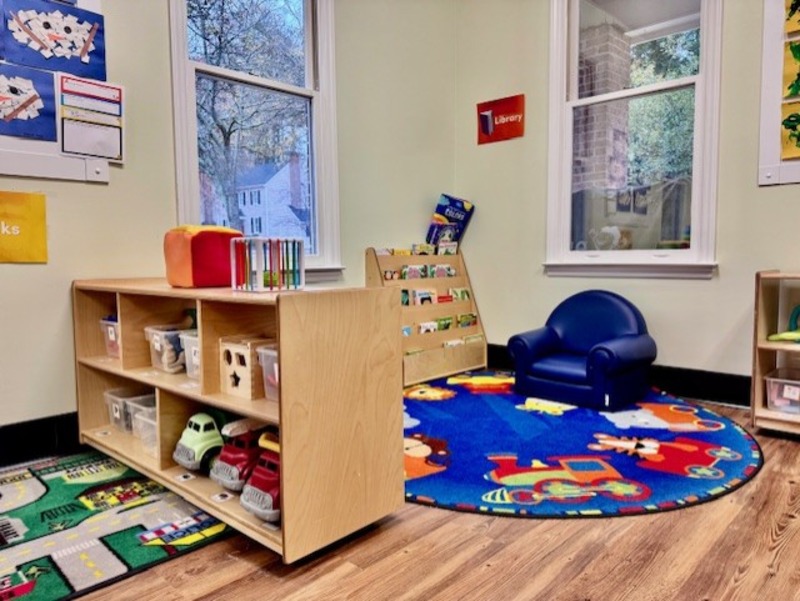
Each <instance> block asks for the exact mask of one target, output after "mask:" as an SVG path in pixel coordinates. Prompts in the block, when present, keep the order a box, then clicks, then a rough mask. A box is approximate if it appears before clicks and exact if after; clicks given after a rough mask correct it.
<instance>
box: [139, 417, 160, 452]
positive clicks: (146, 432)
mask: <svg viewBox="0 0 800 601" xmlns="http://www.w3.org/2000/svg"><path fill="white" fill-rule="evenodd" d="M156 419H157V418H156V413H155V411H153V412H152V413H151V412H148V411H140V412H139V413H137V414H136V415H135V416H134V418H133V433H134V435H135V436H136V437H137V438H138V439H139V440H141V442H142V449H143V450H144V452H145V453H147V454H148V455H150V456H151V457H155V458H156V459H158V436H157V430H156V424H157V421H156Z"/></svg>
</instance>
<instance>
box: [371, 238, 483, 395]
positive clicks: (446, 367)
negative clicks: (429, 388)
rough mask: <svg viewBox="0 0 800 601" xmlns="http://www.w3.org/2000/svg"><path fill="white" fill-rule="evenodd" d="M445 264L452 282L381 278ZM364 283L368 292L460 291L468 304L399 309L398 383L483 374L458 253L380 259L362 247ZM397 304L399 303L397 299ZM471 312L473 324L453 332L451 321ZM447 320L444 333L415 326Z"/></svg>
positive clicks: (479, 338) (473, 306) (479, 332)
mask: <svg viewBox="0 0 800 601" xmlns="http://www.w3.org/2000/svg"><path fill="white" fill-rule="evenodd" d="M409 265H410V266H421V265H449V266H450V267H452V268H453V270H454V272H455V273H454V275H453V276H452V277H424V278H413V279H387V278H386V277H385V274H386V273H387V272H391V273H394V274H400V273H401V271H402V268H403V267H404V266H409ZM365 267H366V283H367V286H369V287H373V288H385V289H392V290H395V291H396V292H395V294H397V293H398V292H400V291H401V290H406V291H408V292H409V296H411V293H412V291H413V290H435V291H436V292H437V294H446V293H447V292H448V291H449V290H450V289H451V288H464V289H466V290H467V291H468V293H469V299H468V300H461V301H459V300H455V299H454V300H453V301H452V302H443V303H436V302H431V303H426V304H422V305H415V304H413V303H414V301H413V299H411V298H409V301H408V302H409V304H408V305H406V306H403V308H402V315H403V320H402V321H403V327H404V328H408V335H406V336H403V343H402V345H403V383H404V385H405V386H410V385H412V384H418V383H420V382H425V381H427V380H432V379H434V378H441V377H444V376H449V375H452V374H455V373H460V372H463V371H467V370H471V369H484V368H485V367H486V362H487V348H486V336H485V334H484V331H483V324H482V323H481V319H480V314H479V313H478V305H477V303H476V302H475V295H474V293H473V290H472V286H471V284H470V280H469V274H468V273H467V266H466V264H465V263H464V257H463V255H462V254H461V253H458V254H455V255H386V254H378V253H377V252H376V251H375V249H374V248H368V249H367V251H366V258H365ZM398 300H399V299H398ZM469 313H474V314H475V316H476V317H477V322H476V323H475V325H471V326H468V327H459V324H458V323H457V316H458V315H463V314H469ZM447 317H451V318H452V321H453V323H452V325H451V327H450V328H449V329H446V330H439V331H435V332H425V333H422V332H420V329H419V328H420V324H423V323H425V322H430V321H435V320H437V319H441V318H447ZM452 341H461V342H464V343H463V344H459V345H458V346H447V344H448V343H449V342H452Z"/></svg>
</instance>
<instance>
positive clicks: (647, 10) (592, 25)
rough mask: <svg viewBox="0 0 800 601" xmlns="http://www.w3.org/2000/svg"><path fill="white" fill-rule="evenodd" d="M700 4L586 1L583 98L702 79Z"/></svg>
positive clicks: (580, 81) (582, 24) (580, 64)
mask: <svg viewBox="0 0 800 601" xmlns="http://www.w3.org/2000/svg"><path fill="white" fill-rule="evenodd" d="M699 13H700V0H681V1H677V0H672V1H665V0H592V2H589V1H588V0H582V1H581V3H580V33H579V50H578V55H579V56H578V66H577V68H578V90H577V93H578V97H579V98H588V97H592V96H597V95H600V94H607V93H609V92H616V91H619V90H626V89H630V88H636V87H639V86H643V85H647V84H651V83H656V82H660V81H668V80H672V79H676V78H679V77H686V76H689V75H697V73H698V71H699V65H700V32H699V29H698V27H699Z"/></svg>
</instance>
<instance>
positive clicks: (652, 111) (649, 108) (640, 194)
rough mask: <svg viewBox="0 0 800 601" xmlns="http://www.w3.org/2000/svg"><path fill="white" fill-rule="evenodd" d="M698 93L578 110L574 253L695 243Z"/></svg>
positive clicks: (681, 91)
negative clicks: (693, 198) (693, 200)
mask: <svg viewBox="0 0 800 601" xmlns="http://www.w3.org/2000/svg"><path fill="white" fill-rule="evenodd" d="M693 144H694V88H693V87H690V88H684V89H679V90H675V91H670V92H662V93H660V94H652V95H648V96H642V97H637V98H633V99H626V100H617V101H614V102H607V103H601V104H597V105H590V106H582V107H577V108H575V109H574V112H573V156H574V160H573V165H572V207H571V209H572V216H571V249H572V250H629V249H634V250H652V249H658V248H688V247H689V246H690V244H691V189H692V157H693Z"/></svg>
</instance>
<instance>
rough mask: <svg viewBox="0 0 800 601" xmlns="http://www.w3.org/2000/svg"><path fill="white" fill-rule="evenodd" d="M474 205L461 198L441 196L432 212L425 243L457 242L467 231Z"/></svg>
mask: <svg viewBox="0 0 800 601" xmlns="http://www.w3.org/2000/svg"><path fill="white" fill-rule="evenodd" d="M474 212H475V205H474V204H472V203H471V202H469V201H468V200H464V199H461V198H456V197H455V196H450V195H449V194H442V195H441V196H440V197H439V202H438V203H436V208H435V209H434V211H433V217H432V218H431V224H430V226H428V235H427V236H426V237H425V241H426V242H428V243H429V244H437V245H438V244H439V243H441V242H459V241H460V240H461V238H462V236H463V235H464V230H466V229H467V224H469V221H470V219H471V218H472V214H473V213H474Z"/></svg>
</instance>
